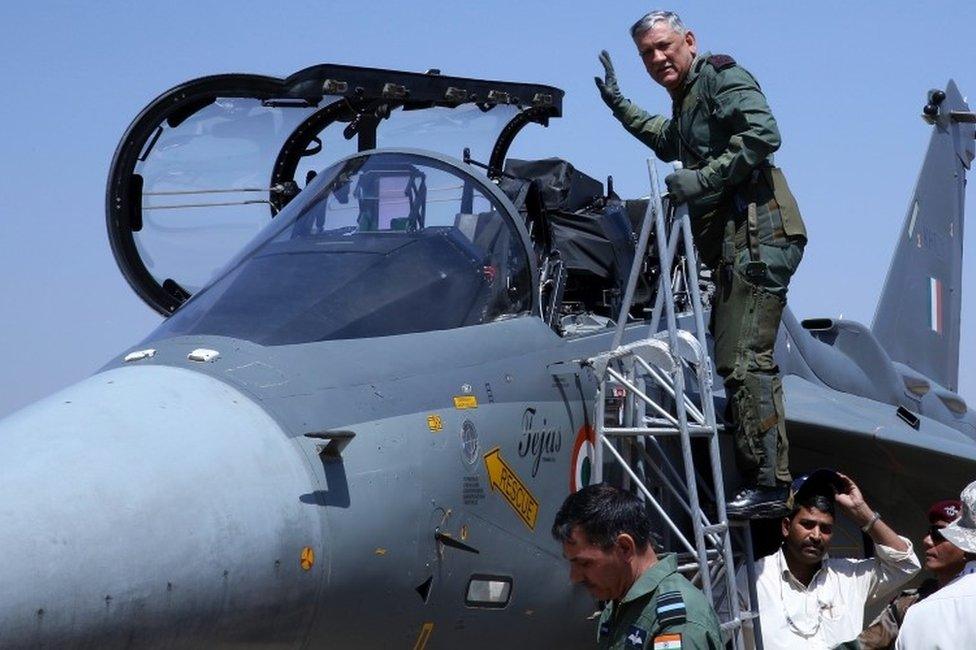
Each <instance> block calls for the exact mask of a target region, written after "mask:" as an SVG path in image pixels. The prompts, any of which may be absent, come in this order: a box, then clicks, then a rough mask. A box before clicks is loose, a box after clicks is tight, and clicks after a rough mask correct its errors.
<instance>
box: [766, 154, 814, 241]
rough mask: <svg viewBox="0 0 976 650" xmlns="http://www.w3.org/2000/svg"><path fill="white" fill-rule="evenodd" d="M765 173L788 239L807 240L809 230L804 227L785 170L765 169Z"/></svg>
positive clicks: (777, 168)
mask: <svg viewBox="0 0 976 650" xmlns="http://www.w3.org/2000/svg"><path fill="white" fill-rule="evenodd" d="M763 172H764V175H765V176H766V183H767V184H768V186H769V187H770V188H772V190H773V200H774V201H776V205H777V206H778V207H779V212H780V219H782V221H783V233H784V234H785V235H786V236H787V237H803V238H806V236H807V229H806V227H805V226H804V225H803V218H802V217H801V216H800V206H798V205H797V204H796V198H794V196H793V192H791V191H790V186H789V185H787V183H786V176H784V175H783V170H781V169H780V168H779V167H765V168H764V170H763Z"/></svg>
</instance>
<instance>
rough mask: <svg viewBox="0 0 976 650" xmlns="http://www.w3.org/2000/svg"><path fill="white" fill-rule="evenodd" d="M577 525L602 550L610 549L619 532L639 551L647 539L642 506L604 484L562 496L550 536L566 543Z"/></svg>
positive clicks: (648, 529)
mask: <svg viewBox="0 0 976 650" xmlns="http://www.w3.org/2000/svg"><path fill="white" fill-rule="evenodd" d="M577 526H579V528H580V530H581V531H582V532H583V534H584V535H586V539H587V540H588V541H589V542H590V543H591V544H595V545H596V546H599V547H600V548H602V549H604V550H606V549H608V548H610V547H611V546H613V545H614V543H615V542H616V541H617V535H620V534H621V533H627V534H628V535H630V536H631V537H632V538H633V540H634V545H635V546H636V547H637V550H638V551H641V552H643V551H644V549H646V548H647V544H648V542H649V541H650V539H651V522H650V521H649V520H648V518H647V511H646V510H645V509H644V503H643V502H642V501H641V500H640V499H638V498H637V497H635V496H634V495H633V494H630V493H629V492H624V491H623V490H618V489H617V488H615V487H613V486H611V485H607V484H605V483H599V484H597V485H588V486H587V487H585V488H583V489H582V490H580V491H579V492H576V493H574V494H570V495H569V496H568V497H566V500H565V501H563V505H562V506H560V508H559V512H557V513H556V520H555V521H554V522H553V524H552V536H553V537H554V538H556V540H557V541H560V542H568V541H569V539H570V537H572V535H573V529H574V528H576V527H577Z"/></svg>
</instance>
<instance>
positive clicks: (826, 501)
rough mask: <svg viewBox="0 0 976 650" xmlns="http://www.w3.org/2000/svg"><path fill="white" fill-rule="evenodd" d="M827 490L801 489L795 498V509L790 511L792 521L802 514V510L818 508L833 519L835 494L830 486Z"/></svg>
mask: <svg viewBox="0 0 976 650" xmlns="http://www.w3.org/2000/svg"><path fill="white" fill-rule="evenodd" d="M824 487H825V488H826V489H812V490H804V489H802V488H801V489H800V491H799V492H798V493H797V495H796V496H795V497H794V498H793V509H792V510H791V511H790V521H792V520H793V518H794V517H796V515H797V513H798V512H800V508H816V509H817V510H819V511H820V512H824V513H827V514H828V515H830V516H831V517H836V515H835V514H834V492H833V490H831V489H830V487H829V486H824Z"/></svg>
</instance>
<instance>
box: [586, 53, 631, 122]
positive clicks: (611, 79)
mask: <svg viewBox="0 0 976 650" xmlns="http://www.w3.org/2000/svg"><path fill="white" fill-rule="evenodd" d="M600 63H602V64H603V71H604V78H603V79H600V77H593V81H595V82H596V87H597V88H598V89H599V90H600V96H601V97H602V98H603V101H604V103H605V104H606V105H607V106H609V107H610V110H613V111H615V110H617V109H618V108H620V107H621V106H623V105H624V103H625V102H626V101H627V100H626V99H625V98H624V96H623V95H621V94H620V87H619V86H618V85H617V73H616V72H614V71H613V62H612V61H611V60H610V53H609V52H607V51H606V50H603V51H601V52H600Z"/></svg>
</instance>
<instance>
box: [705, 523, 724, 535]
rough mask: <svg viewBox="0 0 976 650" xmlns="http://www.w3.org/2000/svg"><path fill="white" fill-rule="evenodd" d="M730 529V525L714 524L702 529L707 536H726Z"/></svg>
mask: <svg viewBox="0 0 976 650" xmlns="http://www.w3.org/2000/svg"><path fill="white" fill-rule="evenodd" d="M728 529H729V525H728V524H726V523H720V524H712V525H711V526H705V527H704V528H702V532H704V533H705V534H706V535H710V534H713V533H718V534H724V533H725V532H726V531H728Z"/></svg>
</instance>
